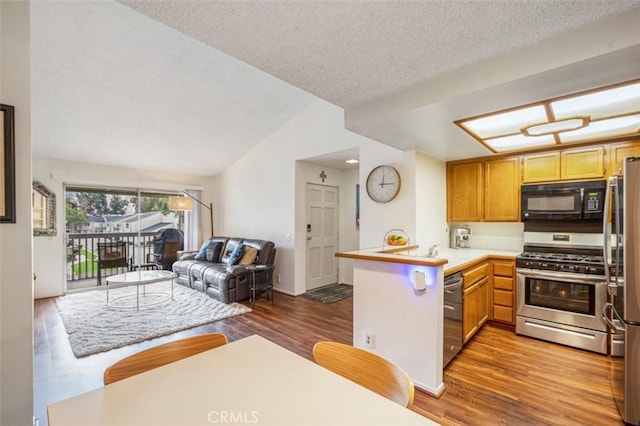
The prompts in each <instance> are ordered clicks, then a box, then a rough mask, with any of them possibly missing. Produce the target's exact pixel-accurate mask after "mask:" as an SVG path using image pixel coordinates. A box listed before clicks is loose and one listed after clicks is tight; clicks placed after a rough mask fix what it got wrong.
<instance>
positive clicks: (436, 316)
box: [336, 246, 447, 396]
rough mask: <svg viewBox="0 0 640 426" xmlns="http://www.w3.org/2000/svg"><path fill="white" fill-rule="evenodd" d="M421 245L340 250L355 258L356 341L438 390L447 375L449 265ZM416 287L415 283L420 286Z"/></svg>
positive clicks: (426, 386)
mask: <svg viewBox="0 0 640 426" xmlns="http://www.w3.org/2000/svg"><path fill="white" fill-rule="evenodd" d="M418 249H419V248H418V246H410V247H402V248H399V247H395V248H393V249H391V250H383V249H382V248H378V249H365V250H357V251H350V252H341V253H336V256H337V257H342V258H348V259H353V345H354V346H356V347H360V348H364V349H367V350H370V351H373V352H375V353H378V354H380V355H382V356H383V357H385V358H387V359H389V360H391V361H393V362H394V363H396V364H397V365H398V366H400V367H401V368H402V369H404V370H405V371H406V372H407V373H408V374H409V376H411V378H412V380H413V382H414V384H415V386H416V387H418V388H420V389H422V390H424V391H426V392H429V393H430V394H433V395H436V396H437V395H440V394H441V393H442V392H443V390H444V384H443V381H442V323H443V319H442V315H443V312H442V310H443V297H444V293H443V289H442V287H443V278H444V271H443V265H445V264H446V263H447V260H445V259H436V258H429V257H426V256H423V255H419V252H418ZM414 287H415V288H414Z"/></svg>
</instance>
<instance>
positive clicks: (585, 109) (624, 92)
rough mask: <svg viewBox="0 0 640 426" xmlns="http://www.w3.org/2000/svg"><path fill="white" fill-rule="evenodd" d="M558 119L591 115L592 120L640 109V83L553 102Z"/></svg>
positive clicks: (553, 108)
mask: <svg viewBox="0 0 640 426" xmlns="http://www.w3.org/2000/svg"><path fill="white" fill-rule="evenodd" d="M551 110H552V111H553V114H554V116H555V118H556V119H558V120H559V119H563V118H567V117H572V116H576V115H589V116H590V117H591V120H592V121H593V120H597V119H598V118H602V117H611V116H615V115H621V114H629V113H630V112H637V111H640V83H636V84H631V85H628V86H622V87H616V88H613V89H608V90H602V91H599V92H596V93H589V94H587V95H582V96H576V97H573V98H570V99H564V100H559V101H555V102H551Z"/></svg>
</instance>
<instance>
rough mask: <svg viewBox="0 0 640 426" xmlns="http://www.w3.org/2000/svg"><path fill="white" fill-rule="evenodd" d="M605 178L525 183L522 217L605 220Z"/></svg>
mask: <svg viewBox="0 0 640 426" xmlns="http://www.w3.org/2000/svg"><path fill="white" fill-rule="evenodd" d="M606 187H607V186H606V181H604V180H592V181H582V182H562V183H548V184H535V185H522V187H521V191H520V193H521V197H522V199H521V201H522V203H521V207H522V220H523V221H527V220H583V219H586V220H590V219H600V220H602V214H603V211H604V202H605V200H604V198H605V192H606Z"/></svg>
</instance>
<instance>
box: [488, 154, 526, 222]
mask: <svg viewBox="0 0 640 426" xmlns="http://www.w3.org/2000/svg"><path fill="white" fill-rule="evenodd" d="M484 166H485V167H484V172H485V185H484V220H485V221H496V222H518V221H520V159H519V157H510V158H503V159H500V160H491V161H487V162H486V163H485V165H484Z"/></svg>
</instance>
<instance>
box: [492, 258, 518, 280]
mask: <svg viewBox="0 0 640 426" xmlns="http://www.w3.org/2000/svg"><path fill="white" fill-rule="evenodd" d="M493 275H494V276H495V275H500V276H501V277H513V262H498V261H494V262H493Z"/></svg>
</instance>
